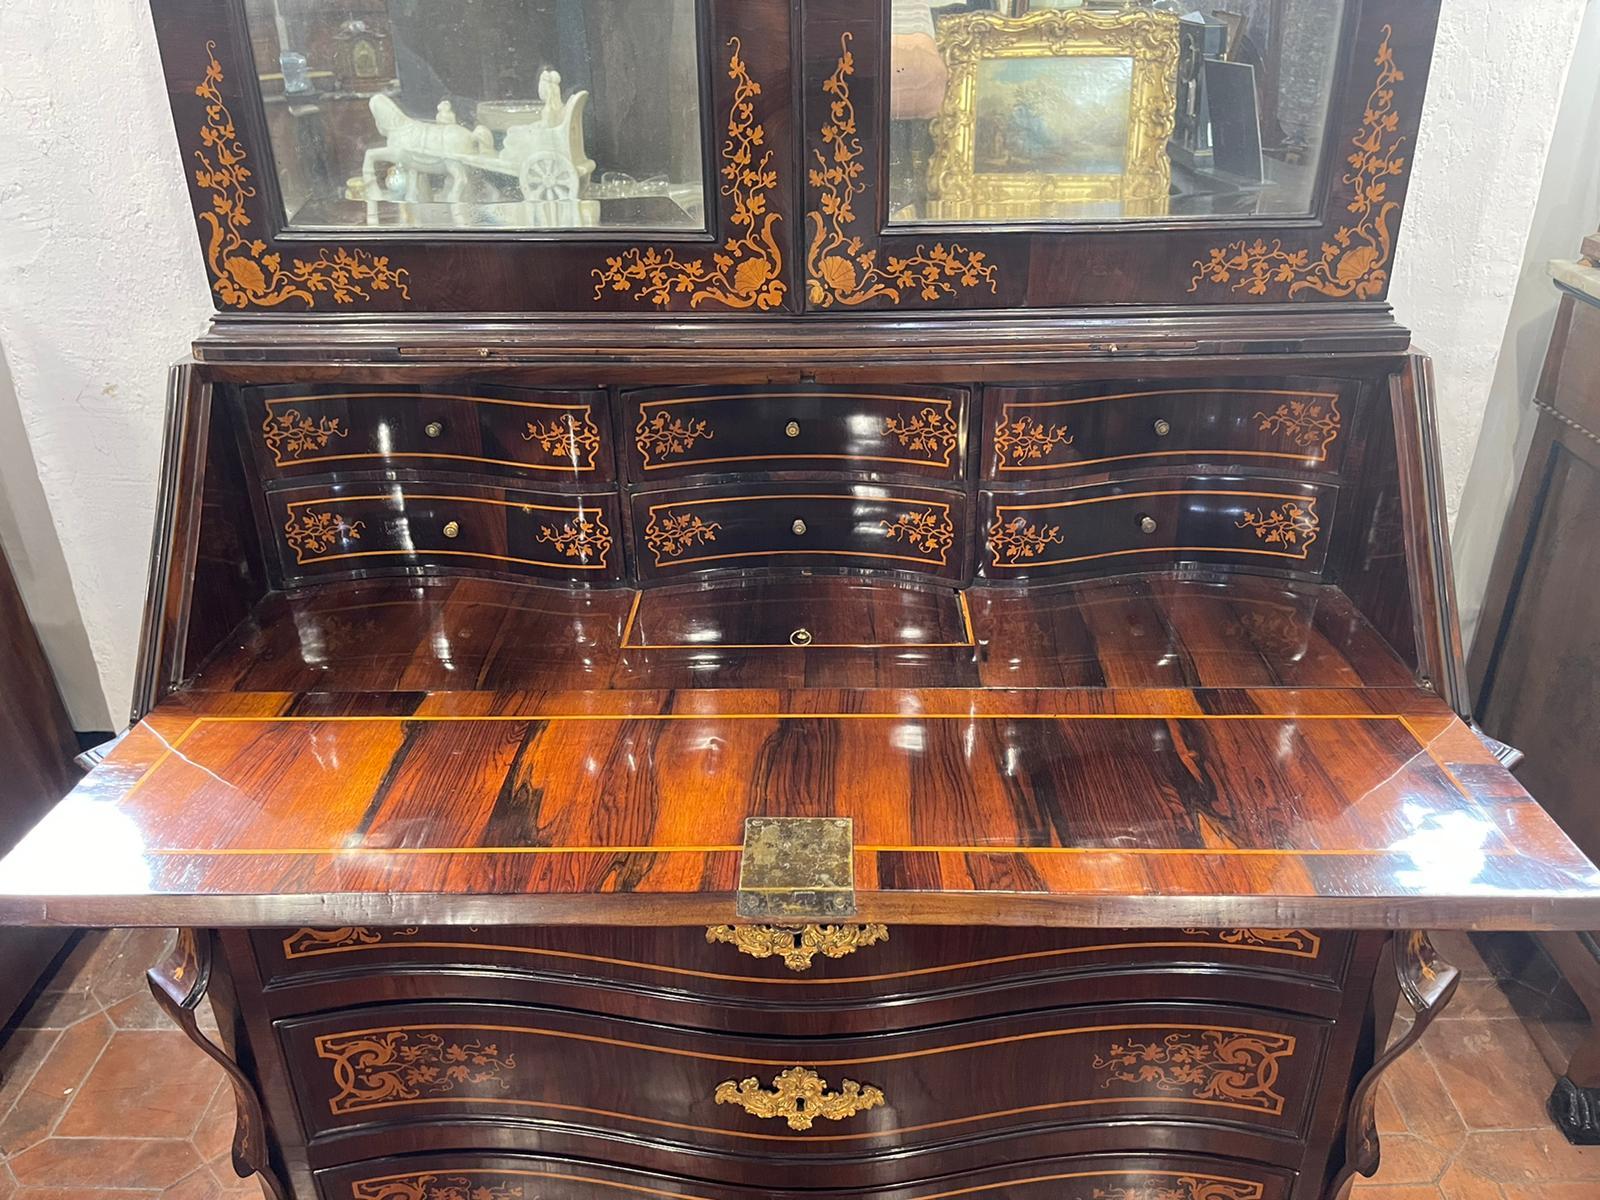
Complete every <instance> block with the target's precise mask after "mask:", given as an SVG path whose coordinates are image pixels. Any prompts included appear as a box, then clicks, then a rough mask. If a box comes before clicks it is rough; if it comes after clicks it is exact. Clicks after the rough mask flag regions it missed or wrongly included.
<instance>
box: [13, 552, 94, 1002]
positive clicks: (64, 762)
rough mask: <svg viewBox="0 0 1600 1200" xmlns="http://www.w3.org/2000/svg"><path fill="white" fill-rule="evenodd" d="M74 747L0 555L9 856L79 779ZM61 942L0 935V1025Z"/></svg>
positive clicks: (43, 935)
mask: <svg viewBox="0 0 1600 1200" xmlns="http://www.w3.org/2000/svg"><path fill="white" fill-rule="evenodd" d="M77 753H78V742H77V738H76V736H75V735H74V734H73V732H72V724H71V722H70V721H69V720H68V718H67V710H66V709H65V708H64V707H63V706H62V704H61V696H60V693H58V692H57V691H56V683H55V678H54V677H53V676H52V675H51V674H50V665H49V663H47V662H46V661H45V657H44V650H43V648H42V647H41V646H40V645H39V638H38V635H37V634H36V633H34V630H33V623H32V622H31V621H30V620H29V619H28V611H27V609H26V608H24V607H23V604H22V593H21V592H19V591H18V590H17V581H16V578H15V576H13V575H12V573H11V564H10V562H9V561H8V560H7V559H6V556H5V552H4V551H3V550H0V850H10V849H11V847H12V846H14V845H16V844H17V841H18V839H20V838H21V837H22V835H23V834H24V833H26V832H27V831H28V830H29V829H30V828H31V827H32V826H33V824H34V822H36V821H37V820H38V819H39V818H40V817H42V816H44V814H45V813H47V812H49V811H50V808H51V806H52V805H53V804H54V803H55V802H56V801H57V800H59V799H60V798H61V797H62V796H64V795H66V794H67V792H68V791H69V790H70V789H71V787H72V784H73V782H74V781H75V780H76V779H77V778H78V771H77V768H76V767H74V766H73V762H72V760H73V757H74V756H75V755H76V754H77ZM65 940H66V935H65V934H64V933H63V931H62V930H60V929H43V928H35V929H0V1025H4V1024H5V1023H6V1021H8V1020H9V1019H10V1018H11V1015H12V1014H13V1013H14V1012H15V1011H16V1009H17V1006H18V1004H20V1003H21V1002H22V999H23V997H25V996H26V995H27V994H28V992H29V991H30V990H32V988H33V986H34V984H35V983H37V982H38V980H39V976H40V975H41V974H42V973H43V971H44V969H45V967H46V966H47V965H49V962H50V960H51V959H52V958H53V957H55V953H56V951H57V950H59V949H60V948H61V944H62V942H63V941H65Z"/></svg>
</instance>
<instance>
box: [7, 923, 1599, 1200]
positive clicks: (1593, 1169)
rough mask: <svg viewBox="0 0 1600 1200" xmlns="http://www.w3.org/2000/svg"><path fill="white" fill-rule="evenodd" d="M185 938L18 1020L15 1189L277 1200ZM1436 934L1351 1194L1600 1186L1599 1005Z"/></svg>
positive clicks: (1511, 1194)
mask: <svg viewBox="0 0 1600 1200" xmlns="http://www.w3.org/2000/svg"><path fill="white" fill-rule="evenodd" d="M167 940H168V934H167V933H166V931H164V930H115V931H111V932H105V933H90V934H87V935H85V936H84V937H83V938H82V940H81V941H80V942H79V943H78V944H77V946H76V947H75V948H74V949H73V951H72V953H71V954H70V955H69V957H68V958H67V959H66V961H65V962H64V963H63V964H62V966H61V968H60V970H59V971H58V972H57V973H56V976H55V977H54V978H53V979H52V980H51V981H50V982H49V984H48V985H47V987H46V989H45V990H44V991H43V992H42V993H41V994H40V996H39V998H38V1000H37V1001H36V1002H35V1003H34V1005H33V1006H32V1008H31V1009H30V1010H29V1011H28V1012H27V1013H26V1014H25V1015H24V1016H22V1017H21V1018H19V1020H18V1021H17V1023H16V1027H15V1028H14V1029H13V1030H12V1031H10V1036H9V1038H8V1040H7V1041H6V1042H5V1044H4V1046H3V1047H0V1072H3V1076H4V1077H3V1080H0V1159H3V1165H0V1200H244V1198H246V1197H248V1198H249V1200H261V1196H262V1192H261V1190H260V1188H259V1186H258V1185H257V1184H255V1183H253V1182H241V1181H239V1180H238V1179H236V1178H235V1177H234V1174H233V1170H232V1167H231V1166H230V1165H229V1161H228V1150H229V1143H230V1139H231V1138H232V1135H233V1103H232V1096H231V1094H230V1092H229V1091H228V1089H227V1087H226V1085H225V1084H224V1082H223V1077H222V1073H221V1071H220V1070H218V1069H217V1068H216V1066H215V1065H214V1064H212V1063H211V1062H210V1061H209V1060H208V1059H206V1058H205V1057H204V1056H203V1055H201V1053H200V1052H199V1051H198V1050H196V1049H195V1048H194V1047H193V1046H192V1045H190V1044H189V1042H188V1041H187V1040H186V1039H185V1038H184V1037H183V1035H182V1034H181V1033H178V1032H177V1031H176V1030H174V1029H169V1028H167V1027H166V1024H165V1019H164V1017H163V1016H162V1014H161V1013H160V1011H159V1010H158V1009H157V1008H156V1006H155V1003H154V1001H152V1000H151V998H150V994H149V991H148V990H147V988H146V986H145V982H144V972H145V969H146V968H147V967H148V966H149V965H150V964H151V963H152V962H154V961H155V960H156V959H157V958H158V957H159V956H160V954H161V953H162V951H163V950H164V949H165V947H166V944H167ZM1434 940H1435V944H1436V945H1437V946H1438V947H1439V949H1440V950H1441V951H1442V952H1443V953H1444V954H1445V956H1446V957H1447V958H1448V959H1449V960H1450V961H1451V962H1454V963H1455V964H1457V965H1458V966H1459V967H1460V968H1461V970H1462V974H1463V976H1464V980H1463V983H1462V985H1461V991H1460V993H1459V994H1458V995H1457V996H1456V999H1455V1002H1454V1004H1453V1005H1452V1006H1451V1008H1450V1009H1449V1010H1447V1011H1446V1014H1445V1015H1444V1016H1443V1017H1441V1018H1440V1020H1439V1021H1438V1022H1437V1023H1436V1024H1435V1025H1434V1027H1433V1028H1432V1029H1430V1030H1429V1031H1428V1033H1427V1035H1426V1036H1425V1037H1424V1038H1423V1040H1422V1042H1421V1043H1420V1044H1419V1045H1418V1046H1417V1047H1416V1048H1415V1049H1413V1050H1412V1051H1411V1053H1410V1054H1408V1055H1406V1056H1405V1057H1404V1058H1402V1059H1401V1060H1400V1062H1399V1063H1398V1064H1397V1065H1396V1066H1395V1068H1394V1070H1393V1071H1392V1072H1391V1073H1390V1074H1389V1076H1388V1079H1387V1080H1386V1081H1385V1083H1384V1085H1383V1093H1382V1096H1381V1098H1380V1103H1379V1109H1378V1119H1379V1123H1380V1127H1381V1128H1382V1130H1383V1135H1384V1138H1383V1147H1384V1152H1383V1167H1382V1170H1381V1171H1380V1173H1379V1176H1378V1178H1377V1179H1376V1180H1373V1181H1371V1182H1364V1183H1361V1184H1359V1185H1357V1188H1356V1190H1355V1192H1354V1194H1353V1195H1352V1197H1351V1200H1600V1147H1597V1148H1579V1147H1574V1146H1571V1145H1568V1144H1567V1142H1566V1141H1565V1139H1563V1138H1562V1136H1561V1135H1560V1134H1559V1133H1557V1132H1556V1131H1555V1129H1553V1128H1552V1127H1551V1125H1550V1123H1549V1121H1548V1119H1547V1118H1546V1116H1545V1113H1544V1102H1545V1097H1546V1096H1547V1095H1548V1094H1549V1092H1550V1087H1551V1084H1552V1082H1553V1081H1554V1078H1555V1070H1556V1069H1558V1068H1559V1067H1560V1065H1561V1064H1564V1063H1565V1062H1566V1059H1567V1056H1568V1055H1569V1054H1570V1053H1571V1050H1572V1048H1573V1047H1574V1046H1575V1045H1576V1044H1577V1042H1578V1040H1579V1039H1581V1038H1582V1037H1583V1036H1584V1034H1585V1033H1586V1032H1587V1030H1588V1021H1587V1019H1586V1017H1585V1016H1584V1013H1583V1010H1582V1008H1581V1007H1579V1006H1578V1004H1577V1001H1576V1000H1575V999H1574V998H1573V997H1572V995H1571V993H1570V991H1568V989H1567V987H1566V985H1565V984H1564V983H1563V982H1561V979H1560V977H1559V976H1558V975H1557V974H1556V972H1555V969H1554V968H1553V967H1552V966H1551V965H1550V963H1549V960H1548V959H1546V958H1545V957H1544V956H1543V954H1542V953H1540V952H1539V950H1538V949H1537V947H1535V946H1534V945H1533V943H1532V942H1530V941H1528V940H1527V939H1525V938H1520V937H1514V936H1509V935H1507V936H1493V937H1487V938H1485V937H1479V938H1477V939H1474V940H1469V939H1468V938H1467V937H1466V936H1465V935H1459V934H1445V935H1441V936H1439V937H1436V938H1435V939H1434ZM153 1064H159V1068H160V1069H159V1070H151V1066H152V1065H153ZM1446 1089H1448V1092H1449V1095H1448V1096H1447V1095H1446V1094H1445V1093H1446Z"/></svg>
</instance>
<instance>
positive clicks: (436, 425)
mask: <svg viewBox="0 0 1600 1200" xmlns="http://www.w3.org/2000/svg"><path fill="white" fill-rule="evenodd" d="M422 432H423V433H425V434H427V435H428V436H429V437H431V438H436V437H442V436H443V435H444V425H443V424H442V423H440V422H438V421H429V422H428V423H427V424H426V425H424V426H423V427H422Z"/></svg>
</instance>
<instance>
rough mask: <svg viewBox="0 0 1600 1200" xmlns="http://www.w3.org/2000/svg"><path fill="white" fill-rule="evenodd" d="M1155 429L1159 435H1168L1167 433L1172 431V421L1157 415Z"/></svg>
mask: <svg viewBox="0 0 1600 1200" xmlns="http://www.w3.org/2000/svg"><path fill="white" fill-rule="evenodd" d="M1155 431H1156V436H1157V437H1166V436H1167V434H1169V433H1171V432H1172V423H1171V422H1170V421H1168V420H1166V419H1165V418H1164V417H1157V418H1156V423H1155Z"/></svg>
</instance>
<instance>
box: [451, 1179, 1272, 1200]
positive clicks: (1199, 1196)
mask: <svg viewBox="0 0 1600 1200" xmlns="http://www.w3.org/2000/svg"><path fill="white" fill-rule="evenodd" d="M1262 1190H1263V1189H1262V1187H1261V1185H1260V1184H1259V1183H1248V1182H1246V1181H1245V1180H1243V1179H1217V1178H1214V1177H1211V1176H1205V1175H1180V1176H1178V1177H1177V1178H1176V1179H1175V1180H1174V1181H1173V1182H1171V1183H1154V1182H1151V1183H1135V1184H1127V1185H1122V1186H1118V1187H1109V1188H1100V1187H1097V1188H1095V1189H1094V1191H1093V1192H1091V1193H1090V1194H1089V1195H1090V1200H1261V1194H1262ZM429 1200H432V1198H431V1197H430V1198H429ZM474 1200H476V1198H474Z"/></svg>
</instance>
